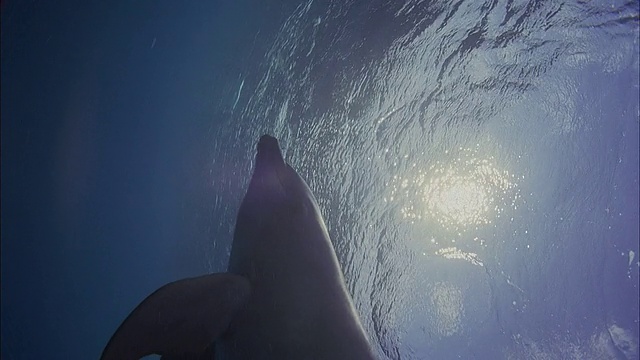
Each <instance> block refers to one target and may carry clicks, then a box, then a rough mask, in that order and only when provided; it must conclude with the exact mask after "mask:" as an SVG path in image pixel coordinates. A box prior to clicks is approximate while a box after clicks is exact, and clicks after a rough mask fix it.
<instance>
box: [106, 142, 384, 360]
mask: <svg viewBox="0 0 640 360" xmlns="http://www.w3.org/2000/svg"><path fill="white" fill-rule="evenodd" d="M154 353H155V354H160V355H161V356H162V359H164V360H169V359H212V358H215V359H216V360H218V359H226V360H245V359H247V360H249V359H250V360H261V359H262V360H271V359H278V360H280V359H292V360H293V359H315V360H325V359H326V360H334V359H336V360H337V359H345V360H346V359H349V360H365V359H366V360H372V359H374V358H375V357H374V355H373V352H372V350H371V347H370V345H369V342H368V340H367V336H366V334H365V331H364V330H363V328H362V325H361V324H360V321H359V319H358V315H357V313H356V311H355V309H354V307H353V304H352V301H351V297H350V296H349V293H348V292H347V289H346V288H345V284H344V279H343V277H342V272H341V270H340V266H339V264H338V260H337V258H336V255H335V253H334V250H333V247H332V245H331V241H330V239H329V235H328V233H327V229H326V227H325V224H324V221H323V219H322V215H321V214H320V210H319V208H318V205H317V203H316V200H315V198H314V196H313V194H312V193H311V191H310V190H309V187H308V186H307V184H306V183H305V182H304V180H302V179H301V178H300V177H299V176H298V174H297V173H296V172H295V171H294V170H293V169H292V168H291V167H290V166H289V165H287V164H286V163H285V162H284V159H283V158H282V153H281V151H280V148H279V146H278V142H277V140H276V139H275V138H273V137H271V136H268V135H265V136H262V137H261V138H260V141H259V143H258V154H257V156H256V162H255V170H254V173H253V177H252V178H251V182H250V184H249V189H248V191H247V194H246V196H245V198H244V200H243V201H242V205H241V206H240V211H239V213H238V218H237V222H236V229H235V234H234V239H233V247H232V250H231V259H230V261H229V269H228V273H225V274H211V275H205V276H202V277H198V278H192V279H185V280H180V281H177V282H175V283H171V284H168V285H165V286H164V287H162V288H160V289H159V290H157V291H156V292H154V293H153V294H151V295H150V296H149V297H147V299H145V300H144V301H143V302H142V303H141V304H140V305H138V307H137V308H136V309H135V310H134V311H133V312H132V313H131V314H130V315H129V317H128V318H127V319H126V320H125V321H124V322H123V324H122V325H121V326H120V328H118V330H117V331H116V333H115V334H114V335H113V337H112V338H111V340H110V341H109V343H108V344H107V347H106V348H105V350H104V352H103V355H102V359H103V360H111V359H139V358H140V357H142V356H145V355H148V354H154Z"/></svg>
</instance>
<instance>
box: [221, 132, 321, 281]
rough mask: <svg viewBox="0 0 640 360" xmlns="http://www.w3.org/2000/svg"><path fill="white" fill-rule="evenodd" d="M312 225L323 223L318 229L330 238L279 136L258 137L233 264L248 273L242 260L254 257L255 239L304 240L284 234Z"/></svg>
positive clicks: (299, 231)
mask: <svg viewBox="0 0 640 360" xmlns="http://www.w3.org/2000/svg"><path fill="white" fill-rule="evenodd" d="M309 227H319V228H320V229H319V231H318V232H317V233H319V234H322V236H324V237H326V239H328V234H326V228H325V226H324V221H323V220H322V216H321V215H320V209H319V207H318V205H317V203H316V200H315V197H314V196H313V193H312V192H311V190H310V189H309V187H308V186H307V184H306V183H305V182H304V180H303V179H302V178H301V177H300V176H299V175H298V174H297V173H296V171H295V170H293V168H291V166H289V165H288V164H287V163H286V162H285V161H284V159H283V157H282V151H281V150H280V146H279V145H278V140H276V138H274V137H272V136H269V135H263V136H262V137H261V138H260V140H259V141H258V146H257V154H256V160H255V168H254V171H253V176H252V177H251V181H250V183H249V188H248V189H247V194H246V195H245V197H244V199H243V200H242V204H241V205H240V210H239V212H238V217H237V220H236V229H235V232H234V241H233V249H232V254H231V259H230V264H229V265H230V267H229V268H230V269H231V270H232V271H234V270H235V271H237V273H239V274H241V275H246V274H247V272H246V269H247V267H246V266H243V265H240V263H241V262H243V261H244V260H246V259H249V258H250V255H249V254H250V253H252V251H253V250H252V249H255V243H254V241H258V242H263V241H268V240H270V241H273V240H274V239H300V240H302V236H299V237H296V236H285V235H284V234H288V235H291V234H298V233H300V234H302V233H303V230H304V229H305V228H309ZM305 231H306V230H305ZM274 234H280V235H274ZM307 241H310V239H309V240H307ZM323 241H324V238H323Z"/></svg>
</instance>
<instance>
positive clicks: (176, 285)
mask: <svg viewBox="0 0 640 360" xmlns="http://www.w3.org/2000/svg"><path fill="white" fill-rule="evenodd" d="M250 291H251V289H250V284H249V281H248V280H247V279H246V278H244V277H242V276H239V275H232V274H226V273H225V274H211V275H205V276H200V277H195V278H189V279H184V280H179V281H176V282H172V283H169V284H167V285H165V286H163V287H161V288H159V289H158V290H156V291H155V292H154V293H152V294H151V295H149V296H148V297H147V298H146V299H144V301H142V302H141V303H140V305H138V306H137V307H136V308H135V309H134V310H133V311H132V312H131V314H129V316H128V317H127V318H126V319H125V320H124V322H123V323H122V324H121V325H120V327H119V328H118V330H116V332H115V334H113V336H112V337H111V340H109V343H108V344H107V346H106V347H105V349H104V351H103V352H102V357H101V359H102V360H115V359H120V360H127V359H132V360H133V359H135V360H137V359H140V358H141V357H143V356H146V355H150V354H159V355H161V356H163V359H165V358H166V359H174V358H183V359H191V358H193V359H200V358H201V357H200V355H204V354H205V353H206V352H209V353H211V354H212V352H213V345H212V343H213V342H214V341H215V339H216V338H218V337H220V335H222V334H223V333H224V332H225V331H226V330H227V328H228V326H229V324H230V323H231V320H232V319H233V317H234V315H235V314H236V312H237V310H238V309H239V308H240V307H242V306H243V305H244V304H245V302H246V300H247V299H248V297H249V293H250Z"/></svg>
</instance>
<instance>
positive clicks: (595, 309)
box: [212, 1, 639, 359]
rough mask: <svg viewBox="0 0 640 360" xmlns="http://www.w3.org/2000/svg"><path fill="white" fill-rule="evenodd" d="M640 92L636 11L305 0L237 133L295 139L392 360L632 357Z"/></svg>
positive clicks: (266, 60) (354, 287)
mask: <svg viewBox="0 0 640 360" xmlns="http://www.w3.org/2000/svg"><path fill="white" fill-rule="evenodd" d="M638 79H639V78H638V3H637V2H633V1H631V2H623V1H619V2H615V1H614V2H558V1H548V2H541V1H529V2H526V1H484V2H480V1H458V2H444V1H437V2H427V1H406V2H384V1H374V2H368V3H366V4H365V3H364V2H353V1H351V2H349V1H347V2H343V1H335V2H319V1H309V2H304V3H302V4H301V5H300V6H299V7H298V8H297V9H296V10H295V11H294V12H293V13H292V14H291V15H290V16H289V17H288V19H287V20H286V22H285V23H284V24H283V25H282V26H281V28H280V30H279V31H278V33H277V36H276V37H275V39H274V41H273V44H272V45H270V50H269V51H268V52H267V53H266V55H264V57H263V58H260V59H259V66H258V67H256V68H254V69H251V70H250V71H248V72H246V73H243V74H241V76H240V77H239V79H238V81H237V83H236V86H235V87H230V88H229V91H228V97H229V98H230V99H233V98H235V99H236V101H234V102H232V101H230V102H229V104H231V103H232V105H229V106H227V108H226V109H223V110H226V111H227V113H228V114H230V119H229V122H228V125H227V126H226V127H225V129H224V132H225V134H226V136H229V137H232V138H235V139H237V146H238V147H239V148H247V147H249V146H250V145H251V144H252V143H253V142H254V139H256V137H257V136H258V135H259V134H261V133H264V132H268V133H273V134H275V135H276V136H277V137H279V138H280V139H281V143H282V144H283V145H284V146H285V148H286V157H287V158H288V159H289V161H290V162H291V163H292V164H293V166H294V167H295V168H296V169H297V170H298V171H299V172H300V173H301V174H302V175H303V177H305V178H306V179H307V180H308V182H309V183H310V186H311V188H312V189H313V190H314V191H315V192H316V196H317V198H318V200H319V202H320V203H321V207H322V209H323V211H324V213H325V215H326V219H327V222H328V226H329V228H330V232H331V235H332V238H333V241H334V244H335V247H336V251H337V253H338V256H339V258H340V261H341V263H342V265H343V270H344V272H345V276H346V279H347V282H348V285H349V289H350V290H351V292H352V293H353V294H354V298H355V302H356V304H357V308H358V310H359V312H360V314H361V316H362V318H363V322H364V324H365V326H366V328H367V330H368V333H369V335H370V336H371V339H372V341H373V343H375V345H376V348H377V351H378V353H379V354H380V356H381V358H389V359H426V358H433V359H473V358H476V359H501V358H504V359H523V358H535V359H601V358H602V359H604V358H630V359H632V358H637V357H638V349H637V347H638V304H637V302H638V263H637V258H634V255H633V254H634V253H637V248H638V229H637V219H638V212H637V204H638V199H637V195H638V192H637V186H638V183H637V180H638V171H637V162H638V150H637V147H638V139H637V137H638V115H639V108H638ZM229 151H230V150H228V149H226V148H222V147H215V149H214V153H215V156H214V157H215V158H216V159H221V158H222V157H224V154H225V153H227V152H229ZM246 156H247V158H246V159H245V162H246V164H247V165H246V166H247V169H248V168H249V166H250V163H249V161H250V158H249V156H251V154H250V153H247V154H246ZM215 166H217V165H215V164H214V165H212V168H215ZM625 169H626V170H625ZM625 171H631V173H630V174H631V175H632V177H631V178H628V177H626V176H627V175H623V173H624V172H625ZM216 186H224V185H221V184H220V183H216ZM634 207H636V208H635V210H634ZM216 266H220V265H216V264H212V267H213V268H216Z"/></svg>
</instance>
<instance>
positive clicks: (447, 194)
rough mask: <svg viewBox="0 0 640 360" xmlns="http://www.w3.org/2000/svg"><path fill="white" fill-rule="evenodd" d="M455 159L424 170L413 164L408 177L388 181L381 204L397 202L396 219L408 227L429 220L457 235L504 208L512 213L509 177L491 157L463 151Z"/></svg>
mask: <svg viewBox="0 0 640 360" xmlns="http://www.w3.org/2000/svg"><path fill="white" fill-rule="evenodd" d="M456 155H457V157H455V158H453V159H452V160H449V161H446V162H444V161H442V162H441V161H436V162H435V164H433V165H431V167H429V169H428V170H422V169H419V168H416V165H415V164H414V166H413V167H414V168H415V169H416V170H415V173H414V174H412V175H411V176H406V177H402V176H399V175H396V176H394V178H393V181H392V182H391V183H390V184H389V187H390V190H391V191H390V194H389V196H388V197H386V198H385V201H389V202H391V201H399V202H400V204H401V208H400V213H401V215H402V217H403V218H404V219H407V220H409V221H411V222H415V221H418V220H423V219H431V220H435V221H436V222H438V223H439V224H441V225H442V226H443V227H444V228H446V229H447V230H453V231H458V232H462V231H465V230H468V229H470V228H475V229H477V228H478V227H480V226H482V225H487V224H491V223H492V221H493V220H494V219H495V218H496V217H500V214H501V213H502V212H503V211H504V209H505V207H508V206H511V207H513V208H515V202H516V200H517V198H518V193H517V191H516V190H515V188H516V187H517V185H516V183H515V180H514V176H513V175H511V174H509V172H507V171H504V170H500V169H499V168H498V167H497V166H496V165H495V159H494V158H493V157H486V158H481V157H480V156H479V155H478V151H477V150H474V149H464V148H460V149H458V151H457V154H456ZM446 156H450V154H449V153H448V152H447V153H446Z"/></svg>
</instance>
